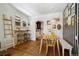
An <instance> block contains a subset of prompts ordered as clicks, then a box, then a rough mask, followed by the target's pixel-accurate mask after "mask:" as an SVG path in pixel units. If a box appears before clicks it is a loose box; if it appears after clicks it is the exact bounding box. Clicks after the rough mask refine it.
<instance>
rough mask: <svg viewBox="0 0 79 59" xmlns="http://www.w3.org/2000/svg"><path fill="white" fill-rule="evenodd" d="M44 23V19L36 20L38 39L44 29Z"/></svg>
mask: <svg viewBox="0 0 79 59" xmlns="http://www.w3.org/2000/svg"><path fill="white" fill-rule="evenodd" d="M43 25H44V23H43V22H42V21H37V22H36V39H40V36H41V33H42V31H43Z"/></svg>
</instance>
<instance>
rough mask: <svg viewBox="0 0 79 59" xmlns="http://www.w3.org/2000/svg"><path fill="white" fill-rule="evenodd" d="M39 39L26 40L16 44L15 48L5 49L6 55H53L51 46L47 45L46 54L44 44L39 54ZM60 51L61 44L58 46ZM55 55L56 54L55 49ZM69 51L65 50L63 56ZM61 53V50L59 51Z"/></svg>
mask: <svg viewBox="0 0 79 59" xmlns="http://www.w3.org/2000/svg"><path fill="white" fill-rule="evenodd" d="M39 46H40V40H36V41H28V42H25V43H22V44H19V45H17V46H16V47H15V48H9V49H8V50H7V51H6V54H7V55H8V56H53V48H52V47H49V49H48V53H47V55H46V54H45V45H43V47H42V51H41V53H40V54H39ZM60 51H61V46H60ZM55 52H56V56H58V52H57V50H56V51H55ZM68 52H69V51H67V50H65V56H68V55H69V54H68ZM61 55H62V52H61Z"/></svg>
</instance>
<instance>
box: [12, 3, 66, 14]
mask: <svg viewBox="0 0 79 59" xmlns="http://www.w3.org/2000/svg"><path fill="white" fill-rule="evenodd" d="M12 5H13V6H15V7H16V8H18V9H20V10H21V9H22V11H25V12H24V13H26V12H27V13H28V14H29V15H44V14H49V13H55V12H63V10H64V8H65V6H66V5H67V4H66V3H12Z"/></svg>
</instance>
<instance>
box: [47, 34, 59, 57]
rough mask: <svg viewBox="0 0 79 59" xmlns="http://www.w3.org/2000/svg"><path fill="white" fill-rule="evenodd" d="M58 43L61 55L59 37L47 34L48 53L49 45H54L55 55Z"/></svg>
mask: <svg viewBox="0 0 79 59" xmlns="http://www.w3.org/2000/svg"><path fill="white" fill-rule="evenodd" d="M56 44H57V49H58V54H59V55H60V50H59V42H58V39H57V38H56V36H55V35H48V36H47V40H46V55H47V52H48V47H49V46H50V47H53V52H54V56H55V46H56Z"/></svg>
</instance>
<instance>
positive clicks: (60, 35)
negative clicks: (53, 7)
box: [29, 12, 63, 40]
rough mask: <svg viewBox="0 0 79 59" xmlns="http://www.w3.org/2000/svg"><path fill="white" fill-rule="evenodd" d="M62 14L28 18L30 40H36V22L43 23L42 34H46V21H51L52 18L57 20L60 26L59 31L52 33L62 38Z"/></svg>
mask: <svg viewBox="0 0 79 59" xmlns="http://www.w3.org/2000/svg"><path fill="white" fill-rule="evenodd" d="M62 15H63V14H62V12H58V13H51V14H47V15H41V16H36V17H30V18H29V19H30V20H31V21H30V30H31V39H32V40H36V34H35V33H36V24H35V23H36V21H43V22H44V29H43V32H44V33H45V34H48V28H47V20H52V19H53V18H56V17H57V18H58V17H59V19H60V21H59V22H58V23H59V24H61V26H62V28H61V30H57V29H56V30H55V31H54V32H55V33H56V34H57V35H58V36H59V37H60V38H63V16H62Z"/></svg>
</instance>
